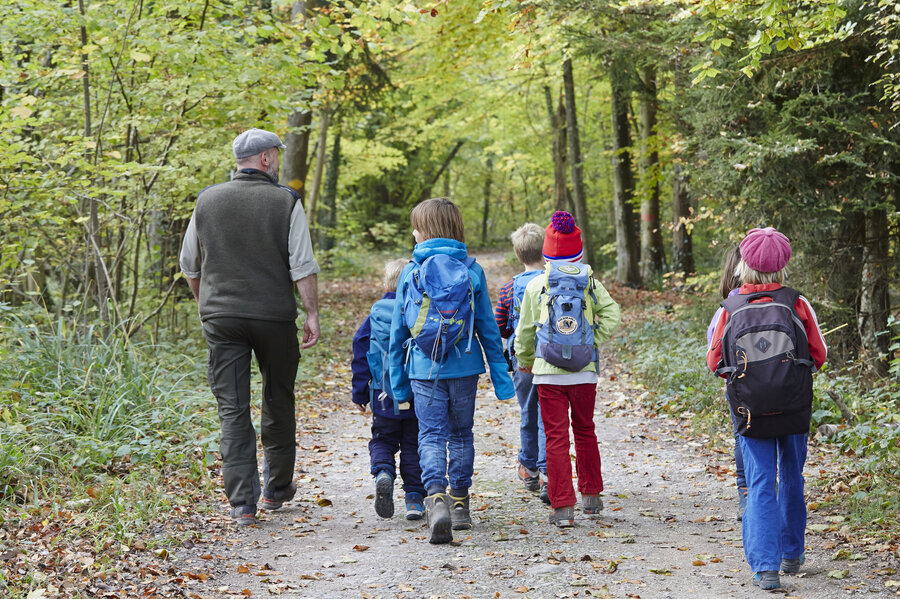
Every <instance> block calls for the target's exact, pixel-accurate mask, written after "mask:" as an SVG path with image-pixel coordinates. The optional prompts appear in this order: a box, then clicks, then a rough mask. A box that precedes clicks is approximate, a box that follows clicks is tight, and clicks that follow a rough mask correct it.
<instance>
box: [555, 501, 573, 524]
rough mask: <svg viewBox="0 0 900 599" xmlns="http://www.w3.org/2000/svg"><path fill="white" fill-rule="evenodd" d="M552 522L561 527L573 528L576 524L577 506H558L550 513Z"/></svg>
mask: <svg viewBox="0 0 900 599" xmlns="http://www.w3.org/2000/svg"><path fill="white" fill-rule="evenodd" d="M550 524H554V525H556V526H558V527H559V528H571V527H573V526H575V506H574V505H567V506H564V507H558V508H556V509H554V510H553V513H552V514H550Z"/></svg>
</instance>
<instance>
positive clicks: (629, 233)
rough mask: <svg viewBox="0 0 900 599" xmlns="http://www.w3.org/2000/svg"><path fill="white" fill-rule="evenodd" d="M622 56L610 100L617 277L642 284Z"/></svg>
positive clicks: (612, 80) (615, 67) (611, 76)
mask: <svg viewBox="0 0 900 599" xmlns="http://www.w3.org/2000/svg"><path fill="white" fill-rule="evenodd" d="M623 69H624V67H623V66H622V65H621V62H620V61H619V60H615V61H614V62H613V64H612V65H611V67H610V69H609V82H610V103H611V109H612V128H613V159H612V160H613V188H614V190H615V197H614V199H613V204H614V207H615V215H616V281H618V282H619V283H623V284H625V285H632V286H638V285H640V284H641V276H640V271H639V269H638V244H637V238H636V235H635V222H634V221H635V218H634V207H633V206H632V203H631V202H632V198H633V196H634V174H633V173H632V170H631V130H630V125H629V123H628V96H629V92H628V90H627V87H626V83H625V78H626V74H625V72H624V71H623Z"/></svg>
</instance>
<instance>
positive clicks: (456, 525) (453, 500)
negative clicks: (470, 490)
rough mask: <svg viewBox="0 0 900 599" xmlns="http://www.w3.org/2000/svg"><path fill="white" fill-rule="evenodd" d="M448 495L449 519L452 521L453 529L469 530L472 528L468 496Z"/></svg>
mask: <svg viewBox="0 0 900 599" xmlns="http://www.w3.org/2000/svg"><path fill="white" fill-rule="evenodd" d="M448 497H450V520H451V521H452V522H453V530H470V529H471V528H472V515H471V514H470V513H469V496H468V495H466V496H465V497H454V496H453V495H448Z"/></svg>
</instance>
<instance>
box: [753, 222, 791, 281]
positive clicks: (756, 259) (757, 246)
mask: <svg viewBox="0 0 900 599" xmlns="http://www.w3.org/2000/svg"><path fill="white" fill-rule="evenodd" d="M741 258H742V259H743V260H744V262H746V263H747V266H749V267H750V268H752V269H753V270H755V271H757V272H778V271H779V270H781V269H782V268H784V267H785V266H787V263H788V260H790V259H791V242H790V240H789V239H788V238H787V237H785V236H784V234H782V233H779V232H778V231H776V230H775V229H773V228H772V227H766V228H765V229H750V231H749V232H748V233H747V236H746V237H744V240H743V241H742V242H741Z"/></svg>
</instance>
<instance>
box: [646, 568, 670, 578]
mask: <svg viewBox="0 0 900 599" xmlns="http://www.w3.org/2000/svg"><path fill="white" fill-rule="evenodd" d="M650 573H651V574H662V575H663V576H671V575H672V571H671V570H669V569H668V568H650Z"/></svg>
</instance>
